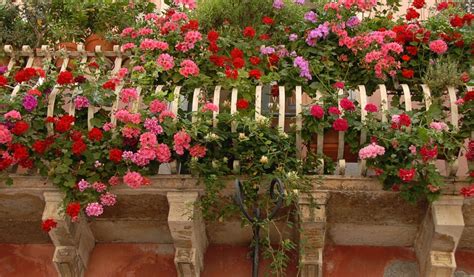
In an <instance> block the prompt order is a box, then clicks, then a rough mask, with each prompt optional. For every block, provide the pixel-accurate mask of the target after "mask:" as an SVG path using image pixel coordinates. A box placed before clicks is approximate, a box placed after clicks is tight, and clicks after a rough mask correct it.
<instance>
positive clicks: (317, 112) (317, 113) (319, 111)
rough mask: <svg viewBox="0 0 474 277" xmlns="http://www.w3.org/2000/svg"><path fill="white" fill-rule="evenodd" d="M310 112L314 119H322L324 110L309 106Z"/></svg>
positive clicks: (317, 106) (319, 107)
mask: <svg viewBox="0 0 474 277" xmlns="http://www.w3.org/2000/svg"><path fill="white" fill-rule="evenodd" d="M310 112H311V115H312V116H313V117H314V118H317V119H321V118H323V117H324V109H323V108H322V107H321V106H319V105H313V106H311V110H310Z"/></svg>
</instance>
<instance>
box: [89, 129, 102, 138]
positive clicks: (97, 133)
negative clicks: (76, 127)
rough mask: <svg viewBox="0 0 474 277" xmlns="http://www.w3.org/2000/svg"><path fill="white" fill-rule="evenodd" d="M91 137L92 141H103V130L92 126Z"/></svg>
mask: <svg viewBox="0 0 474 277" xmlns="http://www.w3.org/2000/svg"><path fill="white" fill-rule="evenodd" d="M88 136H89V139H90V140H91V141H101V140H102V131H101V130H100V129H99V128H95V127H94V128H92V129H91V130H90V131H89V135H88Z"/></svg>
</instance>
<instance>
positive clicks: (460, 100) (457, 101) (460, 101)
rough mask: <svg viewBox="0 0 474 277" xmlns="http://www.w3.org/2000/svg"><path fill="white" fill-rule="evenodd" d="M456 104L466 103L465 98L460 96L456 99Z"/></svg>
mask: <svg viewBox="0 0 474 277" xmlns="http://www.w3.org/2000/svg"><path fill="white" fill-rule="evenodd" d="M455 104H456V105H462V104H464V99H462V98H459V99H458V100H456V102H455Z"/></svg>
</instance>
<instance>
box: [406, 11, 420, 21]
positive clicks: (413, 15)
mask: <svg viewBox="0 0 474 277" xmlns="http://www.w3.org/2000/svg"><path fill="white" fill-rule="evenodd" d="M418 17H420V14H419V13H418V12H417V11H416V10H415V9H413V8H408V9H407V14H406V16H405V18H406V19H407V20H408V21H410V20H412V19H417V18H418Z"/></svg>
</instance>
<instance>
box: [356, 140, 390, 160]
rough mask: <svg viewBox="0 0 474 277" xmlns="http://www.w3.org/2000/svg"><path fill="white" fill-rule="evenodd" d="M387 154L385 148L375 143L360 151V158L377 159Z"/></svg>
mask: <svg viewBox="0 0 474 277" xmlns="http://www.w3.org/2000/svg"><path fill="white" fill-rule="evenodd" d="M383 154H385V148H384V147H383V146H380V145H377V144H376V143H375V142H374V143H372V144H369V145H367V146H366V147H364V148H362V149H360V150H359V158H360V159H362V160H365V159H370V158H376V157H377V156H382V155H383Z"/></svg>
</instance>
